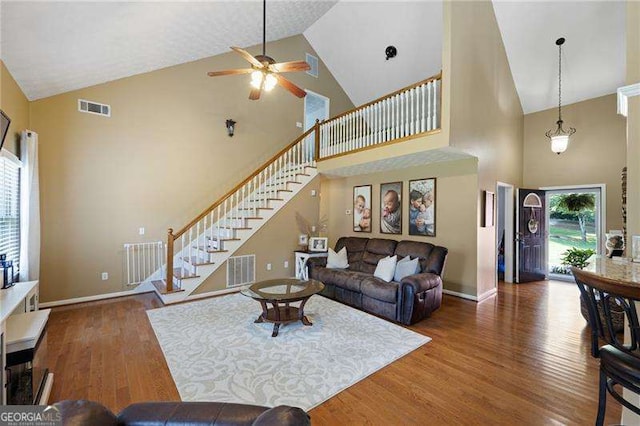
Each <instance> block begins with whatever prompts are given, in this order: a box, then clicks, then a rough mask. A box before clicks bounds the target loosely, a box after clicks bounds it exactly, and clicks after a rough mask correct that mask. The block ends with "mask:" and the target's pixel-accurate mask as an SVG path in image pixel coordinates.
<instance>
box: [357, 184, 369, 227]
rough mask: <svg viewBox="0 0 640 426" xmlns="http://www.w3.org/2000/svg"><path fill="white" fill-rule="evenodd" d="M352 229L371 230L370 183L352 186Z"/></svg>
mask: <svg viewBox="0 0 640 426" xmlns="http://www.w3.org/2000/svg"><path fill="white" fill-rule="evenodd" d="M353 231H354V232H371V185H362V186H354V187H353Z"/></svg>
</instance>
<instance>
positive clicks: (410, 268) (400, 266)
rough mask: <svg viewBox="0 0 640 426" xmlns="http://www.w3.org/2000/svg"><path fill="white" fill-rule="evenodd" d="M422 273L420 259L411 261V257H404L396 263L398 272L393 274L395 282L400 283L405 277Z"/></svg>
mask: <svg viewBox="0 0 640 426" xmlns="http://www.w3.org/2000/svg"><path fill="white" fill-rule="evenodd" d="M419 272H420V259H419V258H417V257H416V258H415V259H411V256H407V257H404V258H402V259H400V260H399V261H398V263H396V271H395V273H394V274H393V281H396V282H400V281H402V279H403V278H404V277H408V276H409V275H413V274H417V273H419Z"/></svg>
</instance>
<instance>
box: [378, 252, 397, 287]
mask: <svg viewBox="0 0 640 426" xmlns="http://www.w3.org/2000/svg"><path fill="white" fill-rule="evenodd" d="M397 262H398V256H395V255H394V256H387V257H384V258H382V259H380V260H379V261H378V265H377V266H376V270H375V272H374V273H373V276H374V277H376V278H380V279H381V280H383V281H386V282H389V281H392V280H393V274H394V273H395V272H396V263H397Z"/></svg>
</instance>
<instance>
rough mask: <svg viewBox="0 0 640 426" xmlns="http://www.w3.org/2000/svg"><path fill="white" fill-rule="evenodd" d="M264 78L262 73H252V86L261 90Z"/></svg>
mask: <svg viewBox="0 0 640 426" xmlns="http://www.w3.org/2000/svg"><path fill="white" fill-rule="evenodd" d="M263 78H264V73H263V72H262V71H254V72H252V73H251V86H252V87H255V88H256V89H259V88H260V86H262V79H263Z"/></svg>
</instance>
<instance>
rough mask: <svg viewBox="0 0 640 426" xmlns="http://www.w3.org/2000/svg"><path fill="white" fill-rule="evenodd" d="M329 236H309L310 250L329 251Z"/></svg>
mask: <svg viewBox="0 0 640 426" xmlns="http://www.w3.org/2000/svg"><path fill="white" fill-rule="evenodd" d="M328 243H329V239H328V238H323V237H311V238H309V251H327V245H328Z"/></svg>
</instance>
